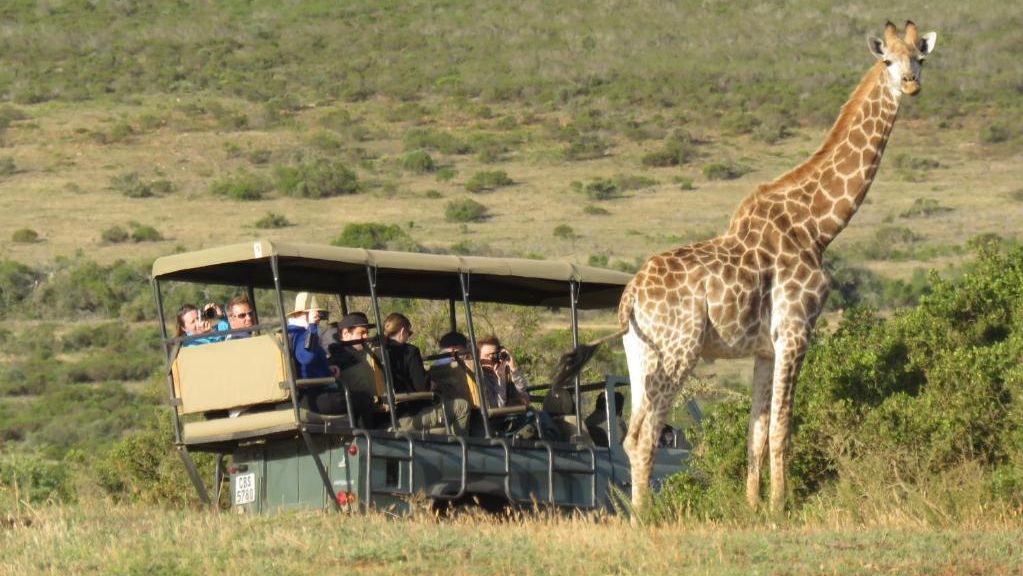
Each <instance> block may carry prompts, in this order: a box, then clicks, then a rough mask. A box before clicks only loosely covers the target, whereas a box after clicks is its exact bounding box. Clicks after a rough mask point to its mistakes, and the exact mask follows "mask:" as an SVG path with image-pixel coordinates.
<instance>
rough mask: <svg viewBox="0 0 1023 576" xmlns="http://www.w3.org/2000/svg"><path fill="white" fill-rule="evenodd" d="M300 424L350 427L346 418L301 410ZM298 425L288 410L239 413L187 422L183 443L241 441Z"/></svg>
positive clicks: (291, 411)
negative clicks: (228, 416)
mask: <svg viewBox="0 0 1023 576" xmlns="http://www.w3.org/2000/svg"><path fill="white" fill-rule="evenodd" d="M299 417H300V418H301V419H302V423H305V424H310V425H316V426H327V427H330V428H333V427H344V428H347V427H350V426H351V423H350V422H349V420H348V416H347V415H338V416H332V415H326V414H319V413H316V412H310V411H308V410H304V409H300V410H299ZM298 427H299V422H298V421H296V420H295V411H294V409H292V408H291V407H284V408H279V409H276V410H268V411H266V412H254V413H250V414H242V415H240V416H237V417H235V418H217V419H215V420H201V421H198V422H188V423H186V424H185V425H184V427H183V428H184V429H183V440H184V441H185V444H188V445H197V444H207V443H214V442H227V441H231V440H244V439H246V438H254V437H258V436H266V435H270V434H279V433H282V432H291V431H297V430H298Z"/></svg>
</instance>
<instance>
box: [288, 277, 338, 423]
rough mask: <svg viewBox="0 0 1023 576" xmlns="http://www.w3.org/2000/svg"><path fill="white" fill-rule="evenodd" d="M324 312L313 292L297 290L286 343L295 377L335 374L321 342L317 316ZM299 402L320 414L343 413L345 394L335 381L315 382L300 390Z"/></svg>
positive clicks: (336, 370) (335, 376) (320, 316)
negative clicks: (315, 383) (316, 384)
mask: <svg viewBox="0 0 1023 576" xmlns="http://www.w3.org/2000/svg"><path fill="white" fill-rule="evenodd" d="M326 316H327V314H326V309H324V308H321V307H320V305H319V303H318V302H317V301H316V295H315V294H310V293H308V292H299V293H298V294H297V295H296V296H295V306H294V308H292V310H291V312H289V313H288V344H289V345H290V346H291V355H292V358H293V359H294V363H293V366H294V368H295V378H296V379H305V378H330V377H333V378H337V377H338V375H339V374H340V372H339V370H338V369H337V367H336V366H333V365H331V364H330V363H328V362H327V353H326V351H325V350H324V349H323V346H321V345H320V325H319V323H320V320H321V318H325V317H326ZM298 399H299V403H300V404H302V406H303V407H304V408H306V409H308V410H312V411H313V412H319V413H321V414H344V413H345V412H346V411H345V405H344V395H343V394H342V392H341V390H340V388H338V386H337V385H336V384H335V385H328V386H322V387H320V386H318V387H315V388H309V389H303V390H302V391H301V392H299V397H298Z"/></svg>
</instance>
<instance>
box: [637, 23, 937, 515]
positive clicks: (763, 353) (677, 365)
mask: <svg viewBox="0 0 1023 576" xmlns="http://www.w3.org/2000/svg"><path fill="white" fill-rule="evenodd" d="M936 40H937V35H936V34H935V33H933V32H931V33H928V34H924V35H920V34H919V33H918V31H917V27H916V25H915V24H913V22H906V26H905V30H904V35H903V37H902V38H899V36H898V33H897V30H896V27H895V26H894V25H893V24H892V23H891V22H888V23H887V24H886V25H885V28H884V36H883V38H870V39H869V41H868V46H869V48H870V51H871V53H872V54H873V55H874V56H875V57H876V58H877V60H878V61H877V63H876V64H875V65H874V66H873V67H871V69H870V70H869V71H868V72H867V73H866V74H865V75H864V76H863V79H862V80H861V81H860V83H859V85H858V86H856V88H855V89H854V90H853V93H852V96H851V97H850V98H849V100H848V101H847V102H846V103H845V105H843V106H842V109H841V111H840V113H839V116H838V120H837V121H836V122H835V124H834V126H833V127H832V128H831V130H830V131H829V132H828V135H827V136H826V138H825V140H824V143H823V144H822V145H821V147H820V148H819V149H818V150H817V151H816V152H815V153H814V154H813V155H811V156H810V158H809V159H807V160H806V161H805V162H803V163H802V164H800V165H799V166H797V167H796V168H794V169H792V170H790V171H789V172H787V173H785V174H783V175H782V176H781V177H779V178H777V179H776V180H774V181H773V182H770V183H768V184H764V185H761V186H759V187H758V188H757V190H755V191H754V192H753V193H751V194H750V195H749V196H747V197H746V198H745V199H744V200H743V201H742V203H741V204H740V205H739V207H738V209H737V210H736V211H735V214H734V215H733V217H732V220H731V222H730V224H729V226H728V230H727V231H726V232H725V233H724V234H723V235H721V236H718V237H716V238H712V239H710V240H706V241H703V242H697V243H695V244H690V245H687V246H682V247H679V248H675V249H673V250H669V251H667V252H663V253H661V254H656V255H654V256H652V257H651V258H650V259H648V260H647V261H646V262H645V263H644V264H643V265H642V266H641V267H640V269H639V271H638V272H637V273H636V275H635V276H634V277H633V279H632V281H631V282H630V283H629V284H628V285H627V286H626V288H625V291H624V293H623V294H622V299H621V303H620V305H619V311H618V319H619V324H620V328H621V332H620V333H621V334H623V335H624V343H625V350H626V355H627V358H628V365H629V372H630V379H631V384H632V418H631V421H630V425H629V432H628V435H627V437H626V439H625V451H626V453H627V454H628V456H629V461H630V465H631V468H632V500H633V505H634V506H635V507H636V508H642V506H643V504H644V500H645V497H646V493H647V490H648V484H649V478H650V469H651V466H652V462H653V457H654V453H655V450H656V445H657V444H656V442H657V438H658V436H659V434H660V431H661V427H662V426H663V424H664V421H665V418H666V416H667V412H668V410H669V409H670V407H671V405H672V403H673V401H674V399H675V397H676V396H677V395H678V393H679V392H680V391H681V390H682V387H683V385H684V384H685V382H686V379H687V378H688V377H689V375H690V373H691V372H692V370H693V368H694V366H695V365H696V362H697V361H698V360H699V359H700V358H708V359H713V358H738V357H747V356H753V357H754V369H753V387H752V396H753V400H752V406H751V409H750V423H749V437H748V445H747V456H748V470H747V477H746V496H747V500H748V501H749V503H750V505H751V506H753V507H756V506H757V505H758V502H759V499H760V477H761V466H762V464H763V461H764V457H765V450H767V451H769V452H770V458H769V461H770V476H771V492H770V503H771V508H772V509H775V510H779V509H781V508H783V506H784V502H785V494H786V485H785V463H786V460H787V456H788V449H789V438H790V433H791V423H792V420H791V418H792V401H793V394H794V391H795V383H796V378H797V376H798V374H799V369H800V366H801V364H802V360H803V356H804V354H805V353H806V349H807V346H808V345H809V342H810V335H811V332H812V329H813V325H814V322H815V321H816V320H817V317H818V316H819V315H820V313H821V310H822V308H823V306H824V300H825V298H826V297H827V293H828V284H829V281H828V278H827V276H826V274H825V272H824V269H823V255H824V250H825V249H826V248H827V246H828V245H829V244H830V243H831V242H832V241H833V240H834V239H835V237H836V236H837V235H838V234H839V233H840V232H841V231H842V230H843V229H844V228H845V226H846V225H847V224H848V223H849V221H850V220H851V219H852V217H853V215H855V214H856V210H857V209H858V208H859V207H860V205H861V204H862V202H863V199H864V196H865V195H866V193H867V190H868V189H869V188H870V184H871V182H872V181H873V179H874V175H875V173H876V172H877V168H878V166H879V164H880V161H881V156H882V154H883V153H884V149H885V145H886V143H887V142H888V136H889V134H890V133H891V129H892V126H893V124H894V122H895V118H896V115H897V113H898V110H899V102H900V99H901V97H902V96H903V95H915V94H917V93H918V92H919V91H920V70H921V66H922V64H923V61H924V58H925V57H926V56H927V55H928V54H930V53H931V52H932V51H933V50H934V46H935V42H936ZM768 448H769V450H768Z"/></svg>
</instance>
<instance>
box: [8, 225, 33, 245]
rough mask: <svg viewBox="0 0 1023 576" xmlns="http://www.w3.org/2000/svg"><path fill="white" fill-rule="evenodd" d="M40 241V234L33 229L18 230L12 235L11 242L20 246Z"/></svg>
mask: <svg viewBox="0 0 1023 576" xmlns="http://www.w3.org/2000/svg"><path fill="white" fill-rule="evenodd" d="M36 240H39V233H38V232H36V231H35V230H33V229H31V228H18V229H17V230H15V231H14V233H13V234H11V241H12V242H17V243H18V244H32V243H33V242H35V241H36Z"/></svg>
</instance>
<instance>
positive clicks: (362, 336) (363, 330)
mask: <svg viewBox="0 0 1023 576" xmlns="http://www.w3.org/2000/svg"><path fill="white" fill-rule="evenodd" d="M371 328H376V324H371V323H370V321H369V319H368V318H366V315H365V314H363V313H362V312H352V313H349V314H345V315H344V316H343V317H342V318H341V320H340V321H338V323H337V334H338V337H339V341H335V342H331V343H330V345H329V346H327V351H328V355H329V357H328V359H327V362H328V363H329V364H330V367H331V369H333V370H337V373H338V374H339V377H343V376H341V375H342V374H343V371H344V370H346V369H348V368H350V367H352V366H355V365H357V364H359V363H362V362H366V355H367V354H369V346H368V345H367V344H366V340H367V339H368V338H369V331H370V329H371ZM348 395H349V397H350V398H351V399H352V412H353V413H354V414H355V422H356V424H357V425H358V426H359V427H360V428H372V427H373V414H374V401H373V396H372V394H370V393H368V392H367V391H365V390H359V389H358V387H357V386H352V383H351V382H349V385H348Z"/></svg>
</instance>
